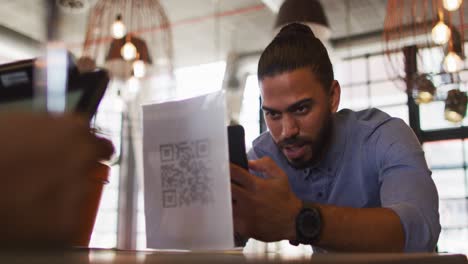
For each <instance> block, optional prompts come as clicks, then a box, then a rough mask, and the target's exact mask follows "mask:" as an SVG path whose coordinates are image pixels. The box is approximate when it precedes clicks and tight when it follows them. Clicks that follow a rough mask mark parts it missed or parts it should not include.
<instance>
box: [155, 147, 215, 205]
mask: <svg viewBox="0 0 468 264" xmlns="http://www.w3.org/2000/svg"><path fill="white" fill-rule="evenodd" d="M159 150H160V153H161V186H162V201H163V207H164V208H174V207H181V206H191V205H195V204H199V205H206V204H209V203H212V202H213V201H214V195H213V191H212V186H213V179H212V178H210V176H209V175H210V171H211V169H210V167H209V164H210V160H209V157H210V141H209V140H208V139H202V140H194V141H190V142H189V141H184V142H180V143H175V144H164V145H160V146H159Z"/></svg>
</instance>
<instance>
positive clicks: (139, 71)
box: [133, 60, 146, 78]
mask: <svg viewBox="0 0 468 264" xmlns="http://www.w3.org/2000/svg"><path fill="white" fill-rule="evenodd" d="M145 74H146V65H145V62H144V61H142V60H136V61H135V62H134V63H133V76H135V77H137V78H143V77H144V76H145Z"/></svg>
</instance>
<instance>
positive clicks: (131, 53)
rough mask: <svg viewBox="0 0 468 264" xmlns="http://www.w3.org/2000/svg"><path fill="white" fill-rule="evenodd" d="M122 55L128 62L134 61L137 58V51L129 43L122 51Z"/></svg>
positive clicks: (128, 42)
mask: <svg viewBox="0 0 468 264" xmlns="http://www.w3.org/2000/svg"><path fill="white" fill-rule="evenodd" d="M120 55H122V57H123V58H124V60H126V61H131V60H134V59H135V58H136V56H137V49H136V47H135V45H133V43H132V42H130V41H127V42H126V43H125V45H123V47H122V49H120Z"/></svg>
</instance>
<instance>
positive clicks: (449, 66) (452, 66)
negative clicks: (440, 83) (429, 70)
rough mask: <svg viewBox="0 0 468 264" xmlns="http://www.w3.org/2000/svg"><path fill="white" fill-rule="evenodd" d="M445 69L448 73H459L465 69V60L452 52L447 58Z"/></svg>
mask: <svg viewBox="0 0 468 264" xmlns="http://www.w3.org/2000/svg"><path fill="white" fill-rule="evenodd" d="M443 67H444V70H445V71H446V72H450V73H453V72H458V71H460V70H461V69H462V68H463V60H462V59H461V58H460V56H458V55H457V54H456V53H455V52H453V51H450V52H449V53H448V54H447V56H445V59H444V65H443Z"/></svg>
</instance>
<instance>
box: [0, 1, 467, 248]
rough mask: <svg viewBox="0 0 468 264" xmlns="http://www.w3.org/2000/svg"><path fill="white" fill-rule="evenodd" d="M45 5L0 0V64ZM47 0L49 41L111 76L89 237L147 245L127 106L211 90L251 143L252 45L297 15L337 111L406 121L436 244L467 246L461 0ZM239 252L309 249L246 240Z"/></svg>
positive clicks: (135, 137)
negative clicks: (421, 159)
mask: <svg viewBox="0 0 468 264" xmlns="http://www.w3.org/2000/svg"><path fill="white" fill-rule="evenodd" d="M45 2H46V1H43V0H15V1H10V0H0V3H1V6H0V7H1V8H0V63H2V64H3V63H8V62H12V61H16V60H21V59H27V58H32V57H36V56H39V55H40V54H41V51H42V49H43V47H44V46H45V43H47V41H48V38H47V34H46V33H45V32H46V29H47V27H46V22H45V21H46V17H47V12H46V10H47V4H46V3H45ZM54 2H55V6H54V8H56V11H57V12H56V21H55V22H56V23H55V24H54V25H53V26H54V29H55V33H56V35H55V36H56V39H58V40H59V41H61V42H62V43H64V44H65V45H66V47H67V49H68V50H69V51H70V52H71V53H72V54H73V56H74V57H75V58H76V63H77V65H78V67H79V68H80V70H84V71H85V70H86V69H89V68H90V67H91V68H94V67H95V66H98V67H104V68H107V69H108V70H109V71H110V73H111V75H112V79H111V82H110V84H109V86H108V90H107V92H106V95H105V97H104V99H103V101H102V102H101V105H100V109H99V111H98V113H97V116H96V117H95V119H94V120H93V125H94V126H95V127H97V128H98V129H99V130H100V131H101V133H102V134H104V135H106V136H107V137H109V138H110V139H112V141H113V143H114V144H115V146H116V149H117V155H116V157H115V159H114V160H113V161H112V164H113V165H112V169H111V177H110V183H109V184H107V185H106V187H105V190H104V194H103V197H102V200H101V206H100V209H99V212H98V216H97V219H96V224H95V228H94V232H93V235H92V238H91V243H90V246H91V247H102V248H120V249H144V248H145V247H146V245H145V244H146V242H145V219H144V210H143V208H144V206H143V191H142V190H143V188H142V181H143V179H142V178H143V176H142V169H141V166H142V165H141V162H142V157H141V144H142V142H141V141H142V136H141V122H140V121H141V117H140V113H139V109H140V105H141V104H142V103H145V102H149V101H164V100H168V99H174V98H187V97H192V96H196V95H200V94H205V93H208V92H212V91H217V90H220V89H224V90H226V94H227V98H228V101H227V104H228V109H229V119H230V120H231V122H238V123H240V124H242V125H243V126H244V127H245V129H246V144H247V148H250V147H251V142H252V140H253V139H254V138H255V137H256V136H258V135H259V134H260V133H261V132H263V131H265V129H266V127H265V125H264V122H263V117H262V114H261V111H260V103H261V101H260V96H259V88H258V83H257V79H256V66H257V62H258V59H259V55H260V53H261V51H262V49H263V48H264V47H266V45H267V44H268V43H269V41H270V40H271V39H272V37H273V36H274V34H275V32H277V30H278V27H280V26H281V25H284V24H285V23H287V22H288V21H295V20H298V19H299V20H301V21H304V22H307V23H308V24H309V25H311V27H312V28H313V30H314V32H315V34H316V35H317V36H318V37H319V38H320V39H321V40H322V41H324V43H325V45H326V46H327V48H328V50H329V53H330V56H331V58H332V62H333V64H334V70H335V75H336V76H335V78H336V79H337V80H338V81H339V82H340V84H341V86H342V97H341V103H340V109H342V108H350V109H353V110H361V109H366V108H370V107H377V108H379V109H381V110H383V111H386V112H387V113H389V114H390V115H392V116H395V117H399V118H401V119H403V120H404V121H405V122H406V123H408V124H409V125H410V126H411V127H412V128H413V129H414V131H415V133H416V134H417V135H418V137H419V139H420V140H421V142H422V143H423V149H424V151H425V155H426V159H427V162H428V164H429V166H430V168H431V170H432V172H433V174H432V177H433V179H434V181H435V183H436V185H437V189H438V192H439V196H440V209H439V210H440V217H441V223H442V232H441V235H440V239H439V243H438V250H439V251H440V252H462V253H465V254H468V171H467V164H468V140H466V138H467V137H468V129H467V128H466V127H465V126H466V125H468V118H464V116H465V113H466V105H467V97H466V91H467V88H468V87H467V81H468V71H467V62H466V59H465V58H466V57H465V55H464V51H465V50H466V47H468V45H467V44H466V37H465V33H467V31H466V29H467V24H465V23H467V22H465V21H468V17H466V16H465V15H464V14H465V13H467V11H468V3H466V1H461V0H460V1H459V0H444V1H442V0H441V1H436V0H432V1H431V0H388V1H386V0H322V1H316V0H305V1H300V0H296V1H294V0H287V1H286V2H285V3H284V6H283V8H281V9H280V7H281V5H282V4H283V2H284V1H283V0H235V1H232V0H159V1H158V0H56V1H54ZM290 2H296V3H290ZM49 4H50V3H49ZM297 5H298V6H297ZM301 5H303V6H301ZM298 17H300V18H298ZM49 40H50V39H49ZM119 41H120V42H119ZM408 87H410V88H408ZM187 224H190V223H187ZM244 250H245V251H250V252H252V251H253V252H258V251H262V252H275V251H281V252H282V253H284V254H286V255H287V254H290V255H294V254H300V253H303V252H308V251H311V249H310V247H305V246H300V247H293V246H290V245H289V243H288V242H287V241H282V242H278V243H268V244H266V243H261V242H259V241H254V240H251V241H250V242H249V243H248V245H247V247H246V248H245V249H244Z"/></svg>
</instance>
